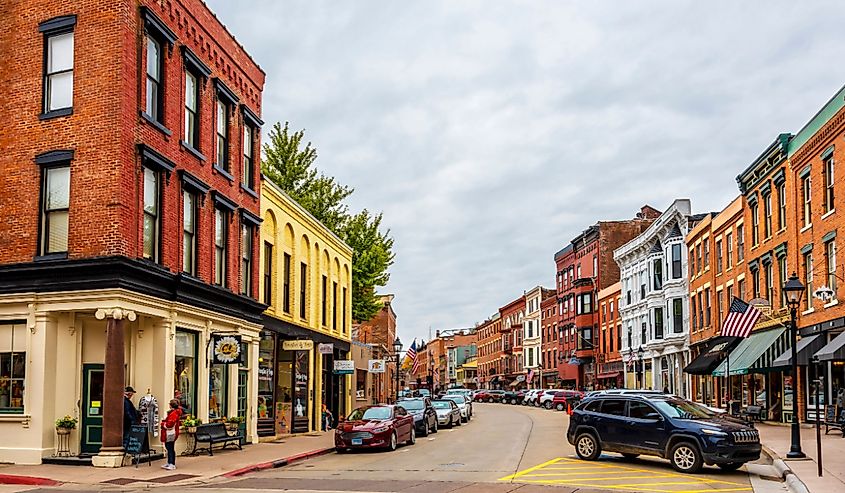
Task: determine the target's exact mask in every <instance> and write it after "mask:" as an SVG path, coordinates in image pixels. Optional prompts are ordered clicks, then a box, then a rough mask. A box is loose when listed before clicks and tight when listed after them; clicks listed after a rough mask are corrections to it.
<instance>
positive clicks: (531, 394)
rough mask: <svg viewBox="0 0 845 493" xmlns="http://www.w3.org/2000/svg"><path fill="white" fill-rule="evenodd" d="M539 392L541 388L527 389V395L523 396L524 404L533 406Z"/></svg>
mask: <svg viewBox="0 0 845 493" xmlns="http://www.w3.org/2000/svg"><path fill="white" fill-rule="evenodd" d="M537 392H540V389H531V390H528V391H526V392H525V395H523V396H522V404H523V405H526V406H533V405H534V402H535V401H536V399H537Z"/></svg>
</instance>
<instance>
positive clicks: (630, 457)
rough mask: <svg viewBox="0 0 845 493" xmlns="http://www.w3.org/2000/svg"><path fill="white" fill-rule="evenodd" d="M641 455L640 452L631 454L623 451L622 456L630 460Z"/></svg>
mask: <svg viewBox="0 0 845 493" xmlns="http://www.w3.org/2000/svg"><path fill="white" fill-rule="evenodd" d="M639 456H640V454H629V453H627V452H622V457H624V458H626V459H628V460H634V459H636V458H637V457H639Z"/></svg>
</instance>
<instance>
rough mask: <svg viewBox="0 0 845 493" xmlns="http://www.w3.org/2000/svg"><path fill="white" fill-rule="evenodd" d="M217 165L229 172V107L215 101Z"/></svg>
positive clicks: (219, 101) (222, 102)
mask: <svg viewBox="0 0 845 493" xmlns="http://www.w3.org/2000/svg"><path fill="white" fill-rule="evenodd" d="M217 165H218V166H219V167H221V168H223V169H224V170H226V171H229V106H228V105H226V103H225V102H224V101H223V100H220V99H218V100H217Z"/></svg>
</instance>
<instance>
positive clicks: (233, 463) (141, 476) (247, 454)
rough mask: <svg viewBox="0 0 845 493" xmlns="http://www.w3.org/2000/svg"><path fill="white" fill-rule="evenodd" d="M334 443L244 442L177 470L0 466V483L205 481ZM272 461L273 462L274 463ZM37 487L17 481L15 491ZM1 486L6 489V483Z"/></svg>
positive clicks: (311, 439) (313, 439) (325, 436)
mask: <svg viewBox="0 0 845 493" xmlns="http://www.w3.org/2000/svg"><path fill="white" fill-rule="evenodd" d="M333 448H334V437H333V434H332V433H319V434H314V435H310V434H309V435H300V436H296V437H291V438H285V439H283V440H280V441H279V442H272V443H260V444H256V445H248V446H244V449H243V450H237V449H227V450H220V451H216V450H215V452H214V456H213V457H210V456H208V455H200V456H197V457H181V456H179V457H177V459H176V466H177V469H176V470H175V471H166V470H164V469H162V468H161V465H162V464H164V461H163V460H159V461H155V462H153V464H152V466H149V465H147V464H141V465H140V466H138V468H137V469H136V468H135V466H130V467H122V468H118V469H100V468H95V467H91V466H61V465H53V464H41V465H37V466H21V465H6V466H0V484H3V483H13V484H21V482H23V484H33V482H35V481H37V479H38V478H43V479H48V480H53V481H56V482H58V483H63V484H76V485H102V486H106V485H125V484H132V485H133V486H141V485H143V486H156V485H164V484H167V485H171V486H172V485H187V484H190V483H207V482H209V481H212V480H213V479H214V478H220V477H223V476H232V475H238V474H242V473H246V472H249V471H251V470H258V469H267V468H271V467H277V466H279V465H284V463H283V462H284V461H286V460H297V459H302V458H307V457H310V456H312V455H315V454H317V455H318V454H320V453H326V452H327V451H331V450H333ZM274 463H275V464H274ZM33 487H35V486H21V487H20V488H19V489H18V491H22V490H25V489H29V488H33ZM3 491H9V490H8V489H6V488H4V489H3Z"/></svg>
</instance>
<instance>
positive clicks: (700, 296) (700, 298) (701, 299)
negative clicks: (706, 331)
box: [698, 291, 704, 329]
mask: <svg viewBox="0 0 845 493" xmlns="http://www.w3.org/2000/svg"><path fill="white" fill-rule="evenodd" d="M698 328H699V329H703V328H704V291H702V292H700V293H698Z"/></svg>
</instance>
